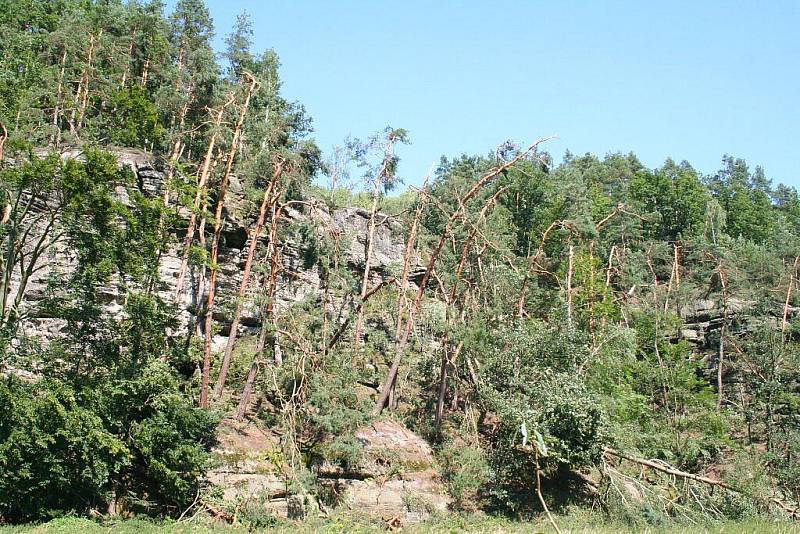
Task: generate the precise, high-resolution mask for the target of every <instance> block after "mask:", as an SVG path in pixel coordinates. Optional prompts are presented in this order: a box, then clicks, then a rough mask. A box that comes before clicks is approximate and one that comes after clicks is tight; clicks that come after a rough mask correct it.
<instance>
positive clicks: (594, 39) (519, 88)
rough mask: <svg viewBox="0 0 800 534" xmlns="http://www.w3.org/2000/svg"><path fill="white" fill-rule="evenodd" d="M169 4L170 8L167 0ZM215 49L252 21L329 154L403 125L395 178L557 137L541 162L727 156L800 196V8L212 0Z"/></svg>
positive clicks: (697, 161) (797, 4)
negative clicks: (349, 139)
mask: <svg viewBox="0 0 800 534" xmlns="http://www.w3.org/2000/svg"><path fill="white" fill-rule="evenodd" d="M170 3H171V2H170ZM207 4H208V6H209V8H210V10H211V14H212V16H213V18H214V21H215V24H216V27H217V33H218V37H217V41H218V44H219V45H220V46H221V43H222V38H223V37H224V35H225V34H226V33H227V32H228V29H229V28H230V27H231V26H232V23H233V20H234V19H235V17H236V14H237V13H239V12H240V11H242V10H246V11H247V12H248V13H250V15H251V16H252V20H253V23H254V29H255V38H254V48H255V49H256V50H257V51H260V50H262V49H265V48H273V49H275V50H276V51H277V52H278V54H279V56H280V58H281V62H282V69H281V73H282V79H283V84H284V85H283V88H284V95H285V96H286V97H287V98H289V99H291V100H298V101H299V102H301V103H302V104H303V105H305V107H306V109H307V110H308V112H309V113H310V115H311V116H312V117H313V119H314V127H315V133H314V137H315V138H316V139H317V142H318V143H319V145H320V146H321V147H322V149H323V150H324V151H325V152H326V153H328V152H329V149H330V147H331V146H332V145H334V144H340V143H341V142H342V140H343V139H344V137H345V136H346V135H348V134H352V135H355V136H367V135H369V134H370V133H372V132H374V131H376V130H379V129H381V128H382V127H384V126H385V125H387V124H390V125H392V126H394V127H403V128H405V129H407V130H408V131H409V133H410V136H411V140H412V144H411V145H410V146H407V147H401V148H400V150H399V151H398V154H399V155H400V156H401V158H402V161H401V166H400V174H401V175H402V176H403V177H405V178H406V182H407V183H409V184H418V183H419V182H420V181H421V179H422V177H423V176H424V174H425V173H426V171H427V169H428V168H429V167H430V166H431V164H432V163H434V162H436V161H438V159H439V157H440V156H441V155H443V154H444V155H448V156H455V155H459V154H461V153H469V154H474V153H480V154H483V153H486V152H488V151H489V150H492V149H493V148H494V147H496V146H497V145H498V144H500V143H502V142H503V141H504V140H506V139H512V140H515V141H517V142H519V143H525V142H530V141H532V140H534V139H535V138H537V137H541V136H547V135H553V134H557V135H558V136H559V139H558V140H556V141H552V142H550V143H549V144H548V150H549V151H550V152H551V153H552V154H553V155H554V156H555V157H556V159H557V160H560V158H561V156H562V155H563V153H564V151H565V150H567V149H569V150H570V151H572V152H573V153H578V154H582V153H584V152H592V153H595V154H598V155H603V154H606V153H608V152H616V151H622V152H629V151H633V152H634V153H636V154H637V155H638V156H639V157H640V158H641V160H642V161H643V162H644V163H645V164H646V165H647V166H649V167H655V166H658V165H660V164H661V163H662V162H663V161H664V159H665V158H667V157H672V158H674V159H676V160H683V159H686V160H688V161H689V162H690V163H692V165H694V166H695V167H696V168H697V169H698V170H700V171H701V172H704V173H710V172H713V171H714V170H716V169H717V168H718V167H719V163H720V159H721V157H722V155H723V154H725V153H728V154H732V155H735V156H739V157H743V158H745V159H747V161H748V163H750V164H751V165H762V166H763V167H764V168H765V170H766V172H767V176H769V177H770V178H772V179H773V181H775V182H784V183H788V184H792V185H794V186H797V187H800V166H799V165H798V163H797V162H798V156H800V103H799V102H798V97H800V1H797V0H794V1H767V2H747V3H745V2H734V1H727V2H722V1H719V2H716V1H705V2H602V1H591V2H590V1H585V2H577V1H575V2H570V1H555V0H550V1H548V2H538V1H521V0H519V1H510V0H509V1H495V2H477V1H462V2H456V1H448V0H443V1H436V2H434V1H427V2H426V1H421V0H411V1H408V0H407V1H403V2H399V1H392V2H389V1H377V0H373V1H311V0H306V1H302V0H296V1H283V2H278V1H273V0H267V1H255V0H207Z"/></svg>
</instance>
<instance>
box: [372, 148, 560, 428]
mask: <svg viewBox="0 0 800 534" xmlns="http://www.w3.org/2000/svg"><path fill="white" fill-rule="evenodd" d="M546 140H547V139H540V140H538V141H536V142H535V143H533V144H532V145H531V146H530V147H528V149H527V150H524V151H520V153H519V154H517V155H516V156H515V157H513V158H512V159H510V160H508V161H506V162H504V163H503V164H502V165H499V166H498V167H496V168H494V169H492V170H491V171H489V172H487V173H486V174H484V175H483V176H481V177H480V178H478V180H477V181H475V183H474V184H473V185H472V187H471V188H470V189H469V190H468V191H467V192H466V193H465V194H464V196H462V197H461V199H459V204H458V208H457V209H456V210H455V211H454V212H453V213H452V214H451V215H450V217H449V218H448V219H447V222H446V223H445V226H444V230H443V231H442V235H441V236H440V237H439V242H438V243H437V244H436V246H435V247H434V249H433V250H432V251H431V257H430V259H429V260H428V266H427V268H426V269H425V274H424V275H423V276H422V280H421V281H420V284H419V288H418V289H417V294H416V296H415V297H414V302H413V303H412V305H411V309H410V310H409V312H408V318H407V319H406V322H405V328H404V329H403V333H402V335H401V336H400V338H399V339H398V340H397V342H396V343H395V354H394V360H393V361H392V365H391V367H390V368H389V372H388V373H387V375H386V378H385V379H384V381H383V385H382V387H381V394H380V396H379V397H378V401H377V402H376V403H375V408H374V409H373V411H372V413H373V415H376V416H377V415H380V414H381V412H382V411H383V408H384V406H386V401H387V400H388V399H389V394H390V392H391V390H392V387H393V385H394V381H395V379H396V378H397V371H398V369H399V368H400V363H401V362H402V360H403V354H404V353H405V350H406V345H407V344H408V337H409V335H410V334H411V329H412V328H413V326H414V323H415V321H416V315H417V313H418V312H419V306H420V303H421V302H422V295H423V294H424V293H425V286H426V285H427V283H428V280H429V279H430V277H431V273H432V272H433V268H434V266H435V265H436V261H437V260H438V259H439V255H440V254H441V252H442V247H444V244H445V242H446V241H447V239H448V238H449V236H450V232H451V231H452V229H453V225H454V224H455V222H456V220H457V219H458V218H459V217H461V216H462V212H463V210H464V207H465V204H466V203H467V202H469V201H470V200H471V199H472V198H473V197H474V196H475V195H476V194H478V191H480V190H481V189H482V188H483V187H484V186H485V185H486V184H487V183H489V181H491V180H492V179H493V178H495V177H496V176H498V175H499V174H500V173H502V172H503V171H506V170H508V169H509V168H511V167H512V166H513V165H514V164H515V163H517V162H518V161H520V160H521V159H522V158H524V157H525V156H527V155H529V154H531V153H533V152H534V150H535V149H536V147H537V146H539V145H540V144H541V143H543V142H544V141H546Z"/></svg>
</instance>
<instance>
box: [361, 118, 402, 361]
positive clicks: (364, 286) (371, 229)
mask: <svg viewBox="0 0 800 534" xmlns="http://www.w3.org/2000/svg"><path fill="white" fill-rule="evenodd" d="M394 142H395V137H394V135H392V134H390V135H389V139H388V141H387V142H386V147H385V148H384V157H383V162H382V163H381V168H380V170H379V171H378V174H377V176H375V188H374V190H373V191H372V206H371V208H370V212H369V225H368V228H367V240H366V243H364V276H363V277H362V279H361V300H362V302H363V301H364V296H365V295H366V294H367V293H368V292H369V270H370V262H371V261H372V241H373V239H374V238H375V217H376V215H377V214H378V200H380V195H381V185H383V183H384V181H385V180H386V174H387V171H388V168H389V161H390V159H391V155H392V147H393V146H394ZM363 321H364V307H363V306H362V307H360V308H359V310H358V315H357V316H356V327H355V339H354V342H353V346H354V348H355V350H356V351H357V350H358V348H359V346H360V345H361V327H362V323H363Z"/></svg>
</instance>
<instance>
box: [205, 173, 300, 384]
mask: <svg viewBox="0 0 800 534" xmlns="http://www.w3.org/2000/svg"><path fill="white" fill-rule="evenodd" d="M274 165H275V169H274V171H273V173H272V179H271V180H270V182H269V184H268V185H267V188H266V189H265V190H264V196H263V197H262V199H261V207H260V208H259V210H258V219H257V220H256V223H255V226H254V228H253V231H252V233H251V235H250V245H249V246H248V248H247V259H246V260H245V264H244V272H243V273H242V282H241V284H240V285H239V293H238V295H237V300H236V311H235V312H234V314H233V321H232V322H231V331H230V334H228V341H227V343H226V344H225V352H224V353H223V355H222V364H221V366H220V369H219V376H218V377H217V383H216V384H215V386H214V395H216V396H217V397H219V396H220V395H222V391H223V389H224V388H225V380H226V379H227V378H228V369H229V368H230V364H231V354H233V348H234V346H235V344H236V338H237V336H238V330H239V322H240V321H241V319H242V307H243V304H244V299H245V297H246V296H247V289H248V286H249V284H250V272H251V271H252V268H253V259H254V258H255V255H256V247H257V245H258V236H259V235H260V234H261V228H262V226H263V225H264V220H265V218H266V214H267V207H268V206H269V205H270V203H274V202H276V201H277V198H275V197H273V194H272V192H273V191H274V190H275V189H276V184H277V182H278V180H279V179H280V176H281V173H282V172H283V166H284V161H283V160H279V161H276V162H275V164H274Z"/></svg>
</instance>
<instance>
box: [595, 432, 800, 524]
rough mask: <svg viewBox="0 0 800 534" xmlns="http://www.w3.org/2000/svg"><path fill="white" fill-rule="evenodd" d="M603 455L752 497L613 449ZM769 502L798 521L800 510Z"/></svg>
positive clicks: (784, 504)
mask: <svg viewBox="0 0 800 534" xmlns="http://www.w3.org/2000/svg"><path fill="white" fill-rule="evenodd" d="M603 453H604V454H606V455H608V456H614V457H616V458H620V459H623V460H627V461H629V462H631V463H634V464H638V465H641V466H644V467H649V468H650V469H654V470H656V471H660V472H662V473H666V474H668V475H672V476H676V477H679V478H684V479H687V480H694V481H695V482H701V483H703V484H708V485H710V486H717V487H720V488H723V489H726V490H728V491H732V492H734V493H739V494H740V495H747V496H749V497H752V495H749V494H748V493H747V492H746V491H744V490H742V489H741V488H737V487H735V486H731V485H730V484H728V483H727V482H724V481H722V480H717V479H715V478H709V477H706V476H702V475H695V474H694V473H687V472H686V471H681V470H680V469H675V468H674V467H671V466H669V465H665V464H660V463H658V462H654V461H652V460H646V459H644V458H635V457H633V456H629V455H627V454H624V453H621V452H618V451H615V450H614V449H611V448H609V447H605V448H603ZM769 502H770V503H771V504H774V505H775V506H777V507H778V508H780V509H781V510H782V511H784V512H786V513H787V514H789V517H791V518H792V519H800V508H798V507H794V508H793V507H791V506H789V505H787V504H786V503H784V502H783V501H781V500H780V499H778V498H777V497H771V498H770V500H769Z"/></svg>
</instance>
